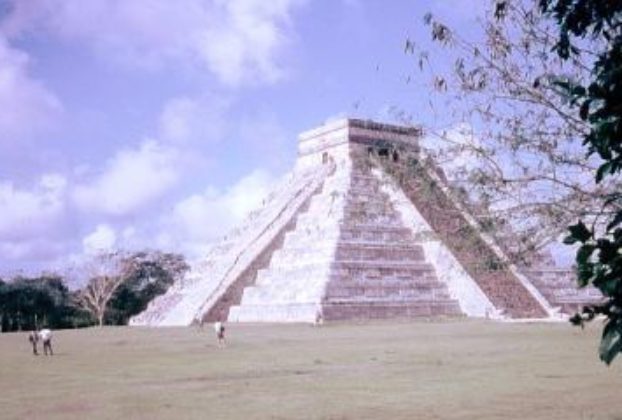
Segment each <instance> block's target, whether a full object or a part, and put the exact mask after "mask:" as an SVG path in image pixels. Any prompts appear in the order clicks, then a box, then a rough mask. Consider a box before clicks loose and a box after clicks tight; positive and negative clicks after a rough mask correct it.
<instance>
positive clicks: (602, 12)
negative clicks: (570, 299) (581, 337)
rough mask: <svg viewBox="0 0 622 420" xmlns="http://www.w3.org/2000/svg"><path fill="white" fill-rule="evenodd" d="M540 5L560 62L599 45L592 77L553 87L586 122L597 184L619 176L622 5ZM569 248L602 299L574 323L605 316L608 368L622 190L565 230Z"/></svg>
mask: <svg viewBox="0 0 622 420" xmlns="http://www.w3.org/2000/svg"><path fill="white" fill-rule="evenodd" d="M540 8H541V10H542V11H543V12H545V13H547V14H549V15H551V16H553V17H554V19H555V20H556V21H557V23H558V25H559V37H558V41H557V43H556V45H555V51H556V52H557V54H558V55H559V57H561V58H562V59H563V60H572V59H575V58H576V57H578V56H581V55H582V54H585V52H584V51H583V50H582V49H581V47H580V45H581V43H582V42H583V41H584V40H585V39H596V40H600V41H601V44H600V45H602V48H601V49H599V50H597V51H595V52H594V53H595V57H594V60H593V63H592V65H591V72H590V74H589V77H587V78H585V79H579V80H577V79H570V78H567V77H559V78H557V80H556V84H557V85H558V86H560V87H561V88H562V89H563V91H564V92H565V93H566V95H567V97H568V98H570V101H571V104H573V105H574V106H575V108H577V113H578V115H579V118H580V119H581V120H582V121H585V122H586V123H587V124H588V125H589V130H588V132H587V133H586V134H585V136H584V137H583V144H584V145H585V146H586V147H587V155H588V156H598V157H599V158H600V165H599V167H598V169H597V170H596V172H595V181H596V183H597V184H601V183H603V182H605V180H606V179H608V178H614V179H618V180H619V178H620V172H621V171H622V2H620V1H611V0H540ZM569 229H570V234H569V236H568V237H567V238H566V242H567V243H569V244H575V243H578V244H580V245H581V246H580V248H579V250H578V251H577V256H576V261H577V266H578V276H579V283H580V285H581V286H586V285H588V284H592V285H594V286H595V287H597V288H598V289H599V290H600V291H601V292H602V293H603V295H604V296H605V297H606V301H605V302H604V303H603V304H600V305H592V306H588V307H585V308H584V309H583V311H582V313H581V314H577V315H576V316H575V317H574V318H573V319H572V321H573V322H574V323H575V324H578V325H583V322H585V321H589V320H592V319H594V317H595V316H597V315H604V316H605V317H606V324H605V327H604V329H603V334H602V339H601V344H600V349H599V352H600V358H601V359H602V360H603V361H604V362H605V363H607V364H609V363H611V362H612V361H613V359H614V358H615V357H616V356H617V354H618V353H620V352H621V351H622V193H620V190H617V191H614V192H612V193H610V194H608V195H607V197H605V198H604V199H603V200H602V202H601V211H600V212H599V214H598V215H597V217H595V218H593V219H592V220H589V221H588V222H587V223H585V222H584V221H579V222H578V223H577V224H575V225H573V226H570V228H569Z"/></svg>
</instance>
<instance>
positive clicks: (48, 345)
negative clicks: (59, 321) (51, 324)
mask: <svg viewBox="0 0 622 420" xmlns="http://www.w3.org/2000/svg"><path fill="white" fill-rule="evenodd" d="M39 338H41V341H42V342H43V353H45V355H46V356H47V355H48V351H49V352H50V356H54V352H53V351H52V331H50V330H48V329H47V328H44V329H42V330H41V331H39Z"/></svg>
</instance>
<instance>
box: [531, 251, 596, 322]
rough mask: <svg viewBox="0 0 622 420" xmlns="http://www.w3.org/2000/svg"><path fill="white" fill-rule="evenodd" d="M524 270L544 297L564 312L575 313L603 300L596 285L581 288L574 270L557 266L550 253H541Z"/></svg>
mask: <svg viewBox="0 0 622 420" xmlns="http://www.w3.org/2000/svg"><path fill="white" fill-rule="evenodd" d="M522 271H523V272H524V273H525V275H526V276H527V277H529V279H530V280H531V281H532V283H533V284H534V285H535V286H536V287H537V288H538V290H539V291H540V292H541V293H542V294H543V295H544V297H545V298H546V299H547V300H548V301H549V302H551V304H552V305H553V306H555V307H559V308H560V310H561V312H563V313H566V314H574V313H576V312H578V311H579V310H580V309H581V307H583V306H584V305H589V304H599V303H602V301H603V295H602V294H601V293H600V291H599V290H598V289H596V288H595V287H593V286H588V287H585V288H579V287H578V286H577V281H576V278H575V276H576V274H575V272H574V270H572V269H567V268H559V267H557V266H556V264H555V261H554V260H553V257H552V256H551V254H550V253H542V254H540V255H539V258H537V259H535V260H534V261H531V264H530V265H529V266H528V267H527V266H526V267H522Z"/></svg>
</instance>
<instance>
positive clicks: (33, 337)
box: [28, 331, 39, 356]
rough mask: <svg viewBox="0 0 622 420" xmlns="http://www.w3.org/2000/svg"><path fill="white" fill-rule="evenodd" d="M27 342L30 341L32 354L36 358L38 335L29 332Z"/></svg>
mask: <svg viewBox="0 0 622 420" xmlns="http://www.w3.org/2000/svg"><path fill="white" fill-rule="evenodd" d="M28 341H30V344H32V354H34V355H35V356H38V355H39V351H38V350H37V347H38V346H39V345H38V343H39V333H37V332H36V331H31V332H30V334H28Z"/></svg>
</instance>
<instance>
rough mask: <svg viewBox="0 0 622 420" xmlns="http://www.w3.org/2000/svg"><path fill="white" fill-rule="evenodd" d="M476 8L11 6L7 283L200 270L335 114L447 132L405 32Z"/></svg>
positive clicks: (164, 3) (197, 3)
mask: <svg viewBox="0 0 622 420" xmlns="http://www.w3.org/2000/svg"><path fill="white" fill-rule="evenodd" d="M484 3H485V2H482V1H479V0H473V1H469V0H444V1H441V0H439V1H436V2H431V1H406V0H404V1H402V0H391V1H386V0H270V1H266V0H179V1H175V2H172V1H169V0H88V1H85V0H0V110H1V112H0V276H2V275H4V276H7V275H11V274H15V273H20V272H21V273H26V274H29V273H36V272H39V271H41V270H43V271H54V270H62V269H64V268H66V267H69V266H71V265H72V264H75V263H76V262H77V261H81V260H82V259H84V258H85V257H88V256H89V255H92V254H94V253H96V252H98V251H99V250H102V249H108V248H122V249H144V248H151V249H161V250H164V251H172V252H180V253H183V254H184V255H186V256H187V257H188V258H189V259H190V260H193V259H196V258H198V257H200V256H201V255H204V254H205V252H206V251H207V249H209V246H210V244H211V243H213V242H214V241H215V240H216V239H218V238H219V237H220V236H222V235H223V234H225V233H226V232H227V231H228V230H229V229H231V228H232V227H234V226H235V224H237V223H239V222H240V221H241V220H242V218H243V217H244V216H245V214H246V213H247V212H248V211H250V210H252V209H253V208H254V207H255V206H256V205H257V204H258V203H260V202H261V199H262V198H263V196H264V195H265V194H266V193H267V192H269V191H270V189H271V188H272V187H273V186H274V184H275V183H276V181H277V180H278V179H279V178H280V177H281V176H283V175H284V174H285V173H286V172H287V171H288V170H289V169H291V168H292V167H293V165H294V162H295V159H296V145H297V135H298V133H300V132H302V131H305V130H307V129H310V128H313V127H315V126H318V125H321V124H322V123H323V122H325V121H326V120H329V119H334V118H338V117H345V116H350V117H359V118H372V119H376V120H381V121H387V122H391V121H394V120H396V116H395V113H394V112H392V110H394V109H402V110H405V111H406V112H408V113H409V114H410V115H412V116H413V121H414V122H418V121H421V122H422V123H426V124H428V125H434V124H436V123H440V122H439V121H436V120H435V119H438V118H439V117H438V116H437V115H432V114H431V113H430V111H429V109H428V108H427V107H426V103H427V99H426V90H425V88H424V84H425V81H409V82H407V77H408V75H409V74H411V73H412V72H411V69H412V67H413V65H414V63H413V59H412V57H410V56H408V55H407V54H405V53H404V44H405V40H406V38H409V39H411V40H414V41H415V42H418V43H420V45H423V46H425V45H427V44H428V43H430V34H429V30H428V28H426V27H424V25H423V16H424V14H426V13H427V12H432V13H434V14H435V15H437V16H440V17H442V18H443V19H445V20H446V21H448V22H450V23H452V24H453V25H454V26H455V27H456V28H457V29H462V30H464V31H466V32H467V33H468V31H470V30H471V28H472V27H474V26H475V25H476V18H477V16H478V14H479V13H481V12H482V8H483V4H484Z"/></svg>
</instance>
